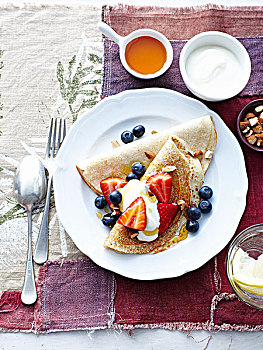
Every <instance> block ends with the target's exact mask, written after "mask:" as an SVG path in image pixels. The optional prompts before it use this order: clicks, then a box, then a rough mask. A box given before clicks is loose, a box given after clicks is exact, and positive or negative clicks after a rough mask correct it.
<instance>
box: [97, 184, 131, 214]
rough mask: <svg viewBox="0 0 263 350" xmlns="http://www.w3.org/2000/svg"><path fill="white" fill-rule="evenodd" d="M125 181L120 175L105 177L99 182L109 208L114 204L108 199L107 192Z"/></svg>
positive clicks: (120, 186)
mask: <svg viewBox="0 0 263 350" xmlns="http://www.w3.org/2000/svg"><path fill="white" fill-rule="evenodd" d="M127 183H128V182H127V181H126V180H124V179H122V178H121V177H107V178H106V179H104V180H102V181H101V182H100V188H101V190H102V193H103V195H104V197H105V199H106V201H107V202H108V204H109V206H110V208H111V209H113V207H114V204H112V203H111V202H110V201H109V194H110V193H111V192H112V191H114V190H117V189H119V188H122V187H124V186H125V185H127Z"/></svg>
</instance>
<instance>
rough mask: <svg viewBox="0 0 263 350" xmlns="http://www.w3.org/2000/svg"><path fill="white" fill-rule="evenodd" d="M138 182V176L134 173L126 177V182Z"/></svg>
mask: <svg viewBox="0 0 263 350" xmlns="http://www.w3.org/2000/svg"><path fill="white" fill-rule="evenodd" d="M134 179H135V180H138V176H137V175H136V174H134V173H129V174H128V175H127V176H126V181H130V180H134Z"/></svg>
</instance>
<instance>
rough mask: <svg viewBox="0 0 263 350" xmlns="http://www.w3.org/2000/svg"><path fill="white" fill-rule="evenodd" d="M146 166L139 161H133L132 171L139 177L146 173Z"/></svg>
mask: <svg viewBox="0 0 263 350" xmlns="http://www.w3.org/2000/svg"><path fill="white" fill-rule="evenodd" d="M145 170H146V168H145V166H144V165H143V164H141V163H139V162H136V163H133V165H132V172H133V173H134V174H135V175H137V176H138V177H139V178H140V177H142V176H143V174H144V173H145Z"/></svg>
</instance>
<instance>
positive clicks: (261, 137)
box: [255, 133, 263, 140]
mask: <svg viewBox="0 0 263 350" xmlns="http://www.w3.org/2000/svg"><path fill="white" fill-rule="evenodd" d="M255 136H256V137H257V138H258V139H259V140H263V133H262V134H255Z"/></svg>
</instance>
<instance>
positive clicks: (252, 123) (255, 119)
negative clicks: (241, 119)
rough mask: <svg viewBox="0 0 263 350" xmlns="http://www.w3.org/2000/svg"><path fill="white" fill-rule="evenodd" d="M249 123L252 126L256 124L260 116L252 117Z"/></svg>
mask: <svg viewBox="0 0 263 350" xmlns="http://www.w3.org/2000/svg"><path fill="white" fill-rule="evenodd" d="M249 123H250V125H251V126H255V125H257V123H258V117H254V118H250V119H249Z"/></svg>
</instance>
